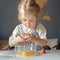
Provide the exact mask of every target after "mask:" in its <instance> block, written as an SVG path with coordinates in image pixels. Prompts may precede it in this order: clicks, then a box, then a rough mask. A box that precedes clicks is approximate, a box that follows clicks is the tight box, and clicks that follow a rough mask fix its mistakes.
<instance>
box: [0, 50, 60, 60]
mask: <svg viewBox="0 0 60 60" xmlns="http://www.w3.org/2000/svg"><path fill="white" fill-rule="evenodd" d="M4 53H6V54H5V55H4ZM10 53H12V55H11V54H10ZM1 54H2V55H4V56H2V55H1ZM8 54H10V55H11V56H8ZM6 55H7V56H6ZM0 60H60V50H50V51H47V53H46V54H43V55H39V56H25V57H22V56H16V55H15V52H14V51H0Z"/></svg>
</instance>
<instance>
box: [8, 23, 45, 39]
mask: <svg viewBox="0 0 60 60" xmlns="http://www.w3.org/2000/svg"><path fill="white" fill-rule="evenodd" d="M23 33H29V34H33V35H34V36H36V37H40V38H41V39H46V29H45V27H44V26H43V25H42V24H41V23H38V24H37V26H36V29H35V30H33V29H30V28H27V27H25V26H24V25H23V24H19V25H17V26H16V28H15V29H14V30H13V32H12V35H11V36H10V37H9V40H12V39H14V38H16V37H17V36H20V35H21V34H23Z"/></svg>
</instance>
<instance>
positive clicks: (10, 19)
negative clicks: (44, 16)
mask: <svg viewBox="0 0 60 60" xmlns="http://www.w3.org/2000/svg"><path fill="white" fill-rule="evenodd" d="M17 6H18V0H0V40H6V39H9V36H10V35H11V33H12V31H13V30H14V28H15V27H16V25H17V24H18V23H19V22H18V18H17ZM45 10H46V11H48V13H49V16H50V17H51V20H50V21H49V22H48V21H46V20H40V21H39V22H41V23H42V24H43V25H44V26H45V28H46V30H47V38H58V39H59V42H60V0H48V5H47V7H46V8H45Z"/></svg>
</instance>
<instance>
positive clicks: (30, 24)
mask: <svg viewBox="0 0 60 60" xmlns="http://www.w3.org/2000/svg"><path fill="white" fill-rule="evenodd" d="M22 24H24V25H25V26H26V27H27V28H31V29H35V26H36V17H35V16H34V15H28V16H25V18H24V19H23V21H22Z"/></svg>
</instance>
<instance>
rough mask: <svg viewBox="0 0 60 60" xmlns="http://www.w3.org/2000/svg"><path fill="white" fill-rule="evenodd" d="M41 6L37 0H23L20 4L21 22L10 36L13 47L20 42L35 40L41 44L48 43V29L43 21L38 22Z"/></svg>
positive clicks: (19, 17) (19, 14) (19, 16)
mask: <svg viewBox="0 0 60 60" xmlns="http://www.w3.org/2000/svg"><path fill="white" fill-rule="evenodd" d="M39 11H40V7H39V6H38V4H36V2H35V0H21V1H20V2H19V5H18V19H19V21H20V22H21V24H19V25H17V26H16V28H15V29H14V31H13V33H12V35H11V36H10V37H9V45H10V46H11V47H13V46H15V45H18V44H20V42H24V41H25V42H34V43H37V44H38V45H40V46H45V45H46V44H47V40H46V29H45V28H44V26H43V25H42V24H41V23H37V18H38V15H39Z"/></svg>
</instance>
